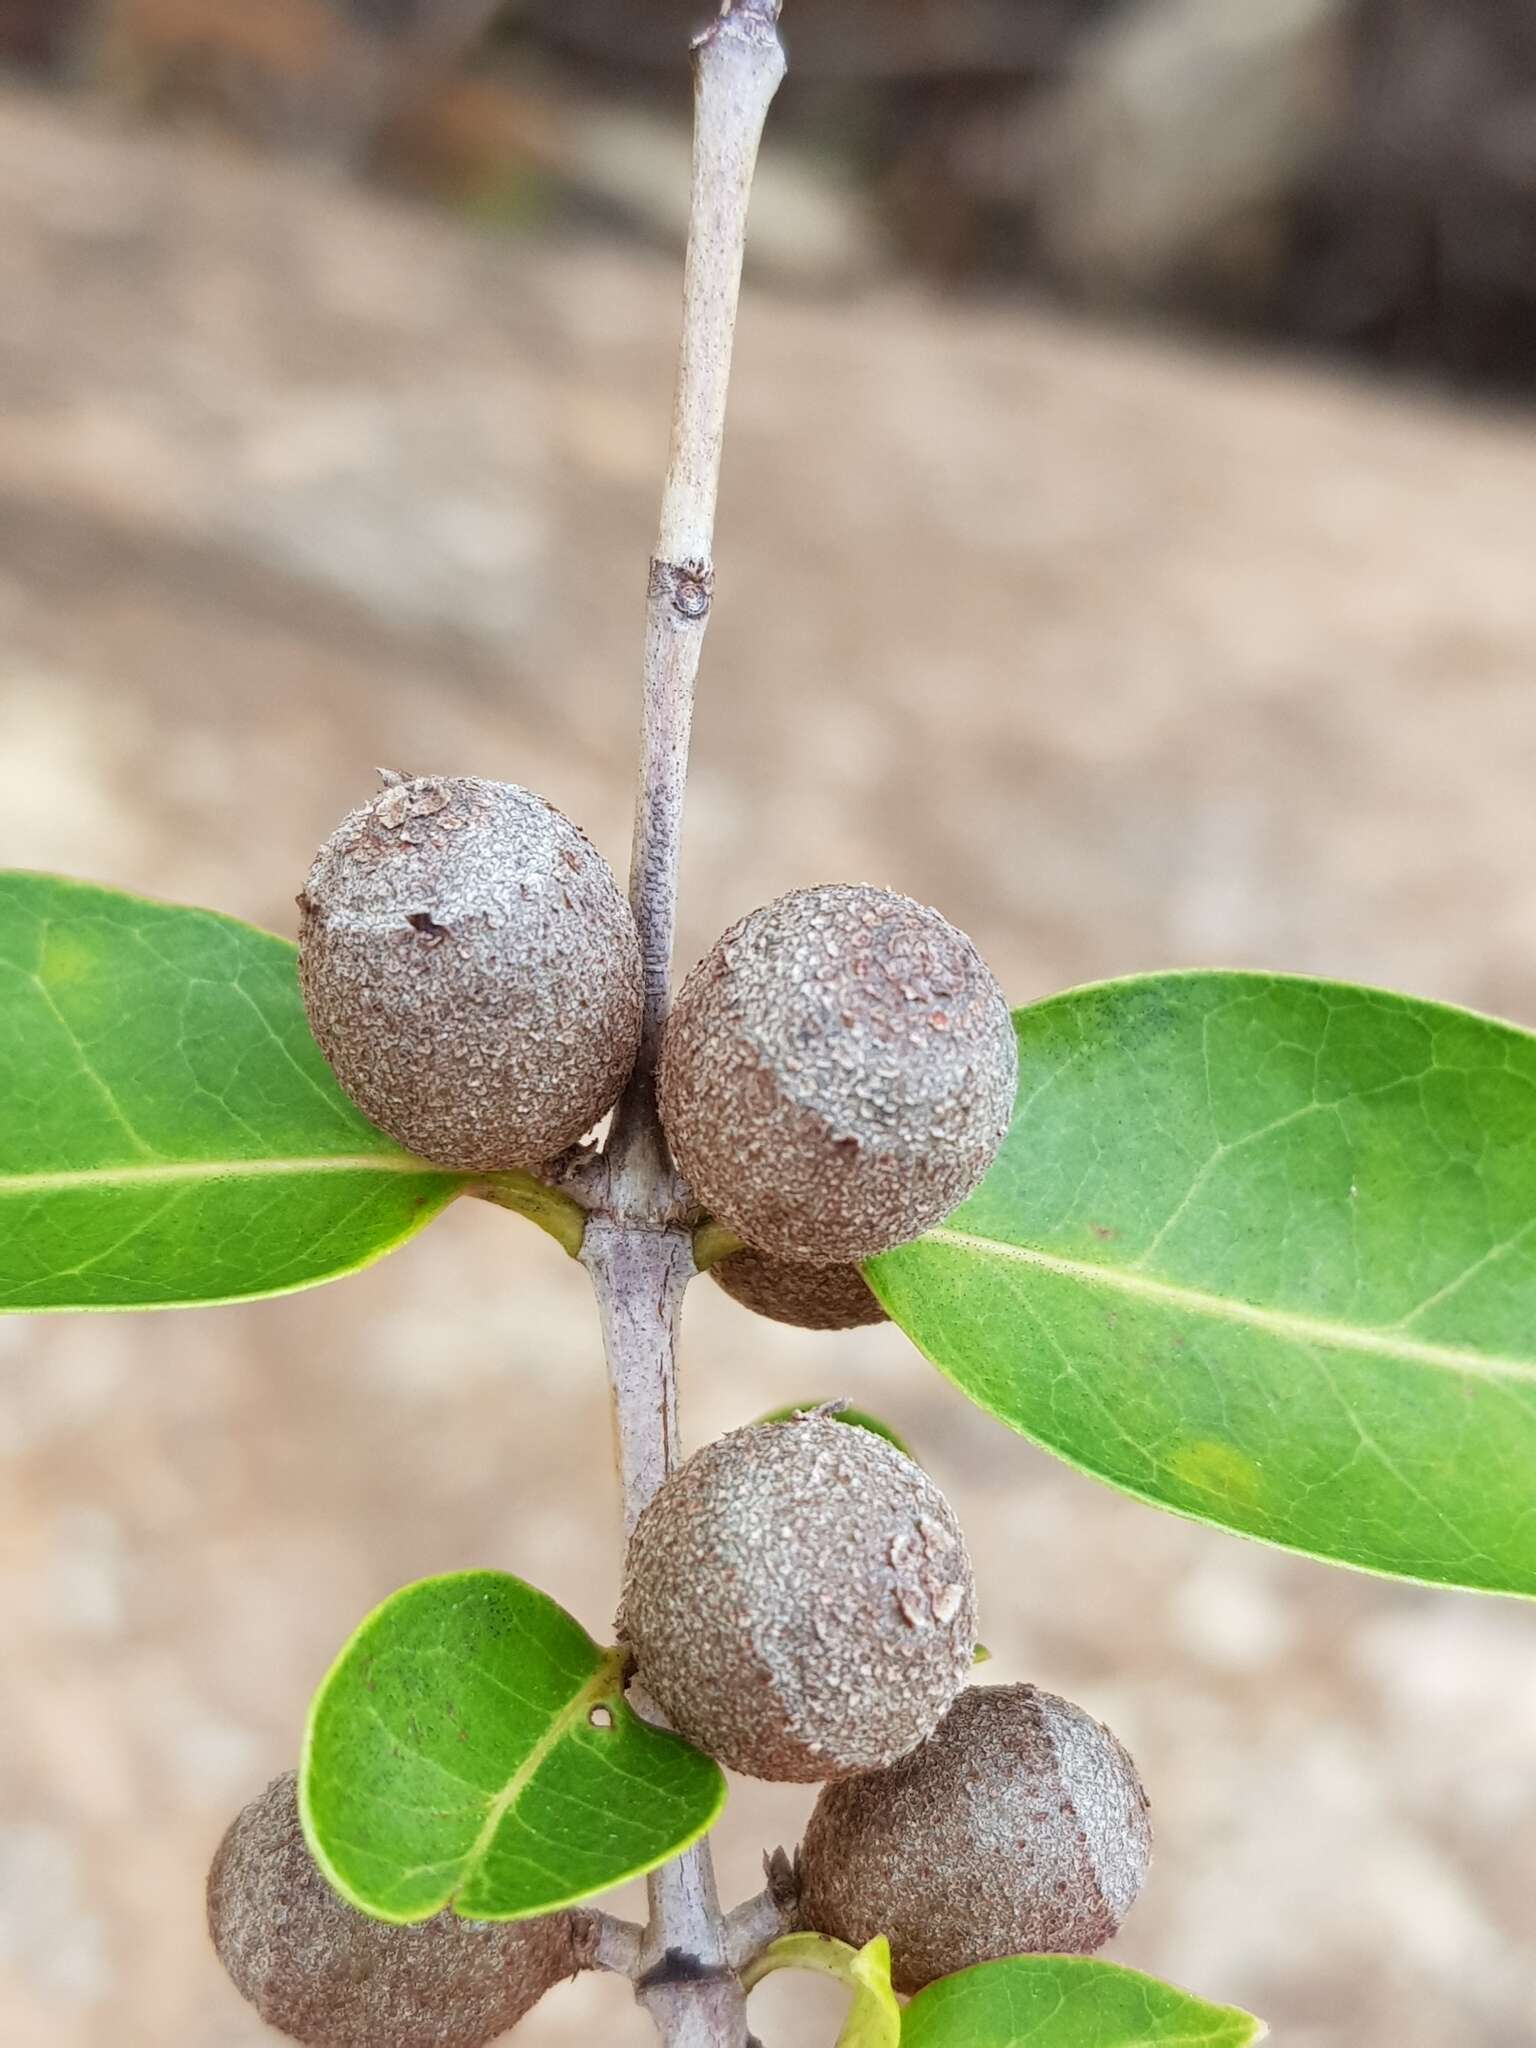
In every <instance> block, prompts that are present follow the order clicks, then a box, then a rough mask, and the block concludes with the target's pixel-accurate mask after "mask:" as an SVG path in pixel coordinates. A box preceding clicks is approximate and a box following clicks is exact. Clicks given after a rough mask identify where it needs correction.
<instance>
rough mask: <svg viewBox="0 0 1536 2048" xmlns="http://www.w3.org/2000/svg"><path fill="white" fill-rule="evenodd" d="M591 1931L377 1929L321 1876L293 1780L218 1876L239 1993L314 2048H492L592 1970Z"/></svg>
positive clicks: (253, 1812)
mask: <svg viewBox="0 0 1536 2048" xmlns="http://www.w3.org/2000/svg"><path fill="white" fill-rule="evenodd" d="M580 1924H581V1923H580V1922H579V1921H578V1920H577V1919H576V1918H574V1917H573V1916H572V1915H571V1914H569V1913H554V1914H551V1915H549V1916H548V1917H547V1918H545V1919H542V1920H517V1921H512V1922H510V1923H507V1924H503V1925H500V1926H495V1927H488V1926H480V1925H477V1924H475V1923H474V1922H472V1921H468V1920H460V1919H459V1918H458V1917H457V1916H456V1915H455V1914H453V1913H440V1914H438V1916H437V1918H436V1919H435V1920H426V1921H423V1922H422V1923H421V1924H420V1925H419V1926H416V1927H391V1926H386V1925H385V1924H384V1923H383V1922H382V1921H379V1920H370V1919H368V1918H366V1917H365V1915H363V1914H362V1913H359V1912H358V1911H356V1909H355V1908H354V1907H352V1906H349V1905H347V1904H346V1903H345V1901H344V1900H342V1899H340V1898H338V1897H337V1895H336V1894H335V1892H333V1891H332V1890H331V1888H330V1886H329V1885H328V1884H327V1883H326V1881H325V1879H324V1878H323V1877H322V1876H321V1875H320V1872H319V1870H318V1869H317V1868H316V1866H315V1863H314V1860H313V1858H312V1857H311V1856H310V1853H309V1849H308V1846H307V1845H306V1843H305V1840H304V1836H303V1832H302V1830H301V1828H300V1826H299V1813H298V1803H297V1800H296V1798H295V1795H294V1779H293V1774H292V1772H289V1773H288V1774H287V1775H286V1776H285V1777H281V1778H278V1779H276V1780H274V1782H273V1783H272V1784H271V1785H269V1786H268V1787H267V1789H266V1791H265V1792H263V1793H262V1795H261V1797H260V1798H259V1799H254V1800H252V1802H251V1804H250V1805H249V1806H247V1807H246V1808H245V1809H244V1811H243V1812H242V1813H240V1814H239V1815H238V1816H237V1817H236V1819H235V1821H234V1823H233V1825H232V1826H231V1827H230V1829H229V1832H228V1833H227V1834H226V1835H225V1837H224V1839H223V1841H222V1842H221V1843H220V1844H219V1849H218V1853H217V1855H216V1856H215V1857H214V1859H213V1867H212V1869H211V1870H210V1871H209V1873H208V1931H209V1933H210V1934H211V1935H212V1937H213V1945H214V1947H215V1948H216V1949H217V1950H218V1952H219V1959H220V1961H221V1962H222V1963H223V1965H224V1967H225V1969H226V1970H227V1971H228V1972H229V1975H230V1977H231V1979H232V1980H233V1982H234V1984H235V1987H236V1989H237V1990H239V1991H240V1992H241V1993H242V1994H243V1995H244V1996H245V1997H246V1998H248V1999H249V2000H250V2002H251V2004H252V2005H254V2006H255V2008H256V2010H257V2011H258V2012H259V2013H260V2014H261V2017H262V2018H263V2019H264V2020H265V2021H266V2022H267V2024H268V2025H269V2026H273V2027H276V2028H278V2029H279V2030H280V2031H281V2032H282V2033H285V2034H288V2035H291V2036H292V2038H293V2039H294V2040H296V2041H303V2042H307V2043H308V2044H309V2048H484V2044H485V2043H486V2042H488V2041H493V2040H495V2039H496V2037H497V2036H498V2035H499V2034H503V2033H505V2032H506V2030H507V2028H508V2027H513V2026H515V2025H516V2024H517V2022H518V2021H519V2020H520V2019H521V2018H522V2017H523V2015H524V2014H525V2013H527V2012H530V2011H532V2009H533V2007H534V2006H535V2005H536V2004H537V2003H538V2001H539V2000H540V1999H541V1998H542V1997H543V1995H544V1993H545V1992H546V1991H548V1990H549V1988H550V1987H551V1985H553V1984H556V1983H558V1982H559V1981H560V1979H561V1978H562V1977H569V1976H571V1975H572V1974H573V1973H574V1972H575V1971H576V1970H577V1969H578V1968H579V1967H581V1965H582V1961H583V1957H582V1955H581V1954H580V1947H581V1942H580V1937H579V1934H578V1929H579V1927H580Z"/></svg>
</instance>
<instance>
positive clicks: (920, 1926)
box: [802, 1685, 1152, 1991]
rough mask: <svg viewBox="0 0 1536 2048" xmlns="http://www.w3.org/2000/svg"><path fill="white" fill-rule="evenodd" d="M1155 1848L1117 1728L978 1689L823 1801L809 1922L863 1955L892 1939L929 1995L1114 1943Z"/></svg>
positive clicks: (1054, 1706) (1059, 1702)
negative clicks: (901, 1754) (961, 1974)
mask: <svg viewBox="0 0 1536 2048" xmlns="http://www.w3.org/2000/svg"><path fill="white" fill-rule="evenodd" d="M1151 1851H1152V1827H1151V1822H1150V1820H1149V1818H1148V1812H1147V1798H1146V1794H1145V1792H1144V1791H1143V1790H1142V1786H1141V1780H1140V1778H1139V1777H1138V1776H1137V1775H1136V1766H1135V1765H1134V1764H1133V1763H1132V1761H1131V1759H1130V1757H1129V1756H1128V1755H1127V1754H1126V1752H1125V1750H1124V1749H1123V1748H1122V1747H1121V1745H1120V1744H1119V1743H1118V1742H1117V1741H1116V1739H1115V1737H1114V1736H1113V1735H1111V1733H1110V1732H1109V1730H1108V1729H1107V1728H1105V1727H1103V1726H1102V1725H1101V1724H1100V1723H1099V1722H1097V1721H1095V1720H1093V1719H1092V1717H1091V1716H1090V1715H1088V1714H1085V1713H1084V1712H1083V1711H1082V1709H1081V1708H1080V1707H1075V1706H1073V1705H1072V1703H1071V1702H1070V1701H1069V1700H1063V1699H1058V1698H1057V1697H1056V1696H1055V1694H1054V1693H1048V1692H1039V1691H1037V1690H1036V1688H1035V1687H1034V1686H1032V1685H1003V1686H975V1687H972V1688H971V1689H970V1690H969V1691H967V1692H964V1693H962V1694H961V1695H960V1697H959V1699H958V1700H957V1701H956V1702H955V1704H954V1706H953V1707H952V1708H951V1709H950V1711H949V1713H948V1714H946V1715H945V1717H944V1719H943V1721H942V1722H941V1723H940V1724H939V1727H938V1729H937V1731H936V1732H935V1733H934V1734H933V1735H931V1736H930V1737H929V1739H928V1740H927V1741H926V1742H925V1743H924V1744H923V1746H922V1748H921V1749H919V1750H917V1751H915V1752H914V1754H913V1755H911V1756H909V1757H906V1758H904V1759H903V1760H902V1761H901V1762H900V1763H898V1764H895V1765H893V1766H892V1767H891V1768H890V1769H889V1770H883V1771H877V1772H874V1773H873V1774H872V1775H870V1776H868V1777H863V1778H851V1779H849V1780H847V1781H846V1782H845V1783H842V1784H838V1785H829V1786H827V1787H826V1789H825V1790H824V1791H823V1792H822V1794H821V1796H820V1798H819V1799H818V1800H817V1802H816V1810H815V1812H814V1813H813V1814H812V1816H811V1824H810V1826H809V1828H808V1829H807V1830H806V1836H805V1843H804V1848H803V1852H802V1854H803V1863H804V1880H805V1883H804V1892H803V1897H802V1912H803V1917H804V1920H805V1924H806V1925H807V1926H808V1927H812V1928H814V1929H815V1930H816V1931H817V1932H818V1933H820V1934H830V1935H833V1936H835V1937H836V1938H837V1939H838V1940H840V1941H846V1942H851V1943H853V1944H854V1945H855V1946H858V1947H862V1945H863V1944H864V1943H865V1942H866V1941H868V1940H870V1939H871V1938H872V1937H873V1936H874V1935H876V1934H885V1935H888V1936H889V1937H890V1943H891V1957H892V1974H893V1980H894V1982H895V1985H896V1988H897V1989H898V1990H899V1991H917V1990H920V1989H921V1987H922V1986H923V1985H924V1984H929V1983H932V1981H933V1980H934V1978H936V1977H947V1976H949V1975H950V1974H951V1973H952V1972H953V1971H955V1970H964V1969H968V1968H969V1967H970V1966H971V1964H973V1963H986V1962H993V1961H995V1960H997V1959H998V1958H1000V1957H1002V1956H1014V1955H1032V1954H1047V1953H1049V1954H1063V1955H1087V1954H1090V1953H1091V1952H1092V1951H1093V1950H1094V1949H1097V1948H1100V1947H1102V1946H1103V1944H1104V1943H1105V1942H1106V1941H1108V1940H1109V1938H1110V1936H1111V1935H1112V1934H1113V1933H1114V1932H1115V1930H1116V1928H1117V1927H1118V1926H1119V1925H1120V1922H1121V1921H1122V1920H1123V1919H1124V1917H1125V1915H1126V1914H1127V1912H1129V1910H1130V1908H1131V1905H1132V1902H1133V1901H1134V1899H1135V1897H1136V1894H1137V1892H1138V1891H1139V1890H1140V1889H1141V1882H1142V1879H1143V1878H1144V1877H1145V1876H1146V1871H1147V1863H1148V1860H1149V1858H1150V1856H1151Z"/></svg>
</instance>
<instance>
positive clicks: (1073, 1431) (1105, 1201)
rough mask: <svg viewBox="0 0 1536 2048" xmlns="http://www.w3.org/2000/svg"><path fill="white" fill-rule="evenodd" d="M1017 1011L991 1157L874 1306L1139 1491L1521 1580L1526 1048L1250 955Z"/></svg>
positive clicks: (1528, 1438)
mask: <svg viewBox="0 0 1536 2048" xmlns="http://www.w3.org/2000/svg"><path fill="white" fill-rule="evenodd" d="M1015 1021H1016V1025H1017V1030H1018V1040H1019V1054H1020V1076H1019V1097H1018V1108H1017V1111H1016V1113H1015V1117H1014V1122H1013V1128H1012V1130H1011V1132H1010V1133H1009V1136H1008V1138H1007V1140H1006V1142H1005V1144H1004V1146H1003V1150H1002V1152H1001V1154H1000V1155H999V1157H998V1160H997V1162H996V1164H995V1165H994V1167H993V1169H992V1171H991V1172H990V1173H989V1174H988V1176H987V1178H986V1180H985V1181H984V1182H983V1183H982V1186H981V1187H980V1188H979V1189H978V1191H977V1193H976V1194H975V1195H974V1196H972V1198H971V1199H970V1200H969V1201H968V1202H967V1203H965V1204H964V1206H963V1207H962V1208H960V1209H959V1210H957V1211H956V1213H955V1214H954V1215H953V1216H952V1217H951V1218H950V1219H949V1220H948V1222H947V1223H946V1225H945V1226H944V1227H943V1228H942V1229H939V1230H936V1231H934V1232H932V1233H931V1234H930V1235H929V1236H928V1237H926V1238H924V1239H922V1240H920V1241H919V1242H918V1243H917V1244H914V1245H910V1246H908V1247H906V1248H904V1249H902V1250H899V1251H894V1252H890V1253H887V1254H886V1255H885V1256H883V1257H882V1258H879V1259H876V1260H874V1261H873V1262H872V1263H871V1265H870V1266H869V1267H868V1269H867V1271H868V1274H869V1278H870V1281H871V1284H872V1285H873V1287H874V1289H875V1292H876V1294H877V1295H878V1296H879V1298H880V1300H881V1302H882V1303H883V1304H884V1306H885V1307H886V1309H887V1310H888V1311H889V1313H890V1315H891V1316H892V1317H893V1318H894V1320H895V1321H896V1322H898V1323H899V1324H901V1326H902V1327H903V1328H904V1329H905V1330H906V1331H907V1332H908V1334H909V1335H910V1336H911V1337H912V1338H913V1339H914V1340H915V1342H916V1343H917V1344H918V1345H919V1346H920V1347H921V1349H922V1350H923V1351H924V1352H926V1354H927V1355H928V1357H929V1358H931V1359H932V1360H933V1362H934V1363H935V1364H936V1365H938V1366H939V1367H940V1368H941V1369H942V1370H943V1371H944V1372H946V1373H947V1374H948V1375H949V1376H950V1378H951V1379H953V1380H954V1381H955V1382H956V1384H957V1385H958V1386H959V1387H961V1388H962V1389H963V1391H964V1392H965V1393H967V1394H968V1395H969V1396H970V1397H971V1399H972V1400H974V1401H976V1402H978V1403H979V1404H980V1405H981V1406H982V1407H983V1408H987V1409H990V1410H991V1411H992V1413H993V1414H995V1415H997V1416H999V1417H1001V1418H1002V1420H1004V1421H1005V1422H1008V1423H1010V1424H1011V1425H1012V1426H1013V1427H1014V1428H1015V1429H1018V1430H1020V1431H1022V1432H1023V1433H1024V1434H1025V1435H1027V1436H1030V1437H1033V1438H1034V1439H1035V1441H1036V1442H1038V1443H1041V1444H1044V1445H1046V1446H1047V1447H1048V1448H1049V1449H1051V1450H1054V1451H1056V1452H1058V1453H1059V1454H1060V1455H1061V1456H1062V1457H1064V1458H1066V1459H1068V1460H1069V1461H1070V1462H1071V1463H1073V1464H1075V1465H1078V1466H1081V1467H1082V1468H1083V1469H1084V1470H1086V1471H1089V1472H1092V1473H1094V1474H1096V1475H1097V1476H1098V1477H1100V1478H1102V1479H1106V1480H1108V1481H1110V1482H1111V1483H1112V1484H1113V1485H1116V1486H1120V1487H1123V1488H1124V1489H1125V1490H1126V1491H1127V1492H1129V1493H1133V1494H1136V1495H1138V1496H1139V1497H1140V1498H1142V1499H1143V1500H1148V1501H1152V1502H1155V1503H1156V1504H1157V1505H1159V1506H1161V1507H1166V1508H1172V1509H1174V1510H1176V1511H1178V1512H1180V1513H1182V1514H1187V1515H1193V1516H1196V1517H1198V1518H1200V1519H1202V1520H1205V1521H1210V1522H1217V1523H1221V1524H1222V1525H1224V1526H1225V1527H1227V1528H1230V1529H1236V1530H1240V1531H1242V1532H1243V1533H1244V1534H1245V1535H1249V1536H1256V1537H1261V1538H1263V1539H1264V1540H1266V1541H1268V1542H1271V1543H1278V1544H1283V1545H1286V1546H1287V1547H1289V1548H1291V1549H1295V1550H1302V1551H1307V1552H1309V1553H1311V1554H1312V1555H1314V1556H1317V1557H1321V1558H1327V1559H1330V1560H1332V1561H1334V1562H1337V1563H1342V1564H1349V1565H1355V1566H1359V1567H1362V1568H1364V1569H1367V1570H1371V1571H1378V1572H1389V1573H1394V1574H1397V1575H1399V1576H1402V1577H1406V1578H1414V1579H1420V1580H1425V1581H1428V1582H1431V1583H1438V1584H1450V1585H1461V1586H1470V1587H1477V1588H1482V1589H1485V1590H1489V1591H1497V1592H1509V1593H1523V1594H1527V1595H1530V1594H1533V1593H1536V1038H1532V1037H1530V1036H1529V1035H1528V1034H1526V1033H1525V1032H1521V1031H1517V1030H1515V1029H1513V1028H1512V1027H1511V1026H1509V1025H1505V1024H1498V1023H1495V1022H1492V1021H1491V1020H1489V1019H1487V1018H1483V1017H1475V1016H1471V1015H1469V1014H1468V1013H1466V1012H1464V1011H1460V1010H1453V1009H1448V1008H1445V1007H1442V1006H1440V1005H1437V1004H1433V1003H1420V1002H1414V1001H1411V1000H1410V999H1409V998H1407V997H1404V996H1396V995H1388V994H1383V993H1380V992H1377V991H1374V990H1370V989H1358V988H1349V987H1344V986H1341V985H1339V984H1336V983H1329V982H1313V981H1304V980H1299V979H1291V978H1287V977H1280V976H1272V975H1259V974H1227V973H1221V974H1169V975H1152V976H1146V977H1142V978H1138V979H1135V980H1128V981H1119V982H1108V983H1104V984H1101V985H1099V986H1097V987H1093V988H1085V989H1078V990H1075V991H1073V992H1071V993H1069V994H1067V995H1063V996H1058V997H1056V998H1054V999H1053V1000H1051V1001H1049V1002H1045V1003H1041V1004H1039V1005H1038V1006H1037V1007H1035V1008H1033V1009H1028V1010H1022V1011H1020V1012H1018V1013H1017V1016H1016V1020H1015Z"/></svg>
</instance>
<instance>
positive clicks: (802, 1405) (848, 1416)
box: [757, 1401, 918, 1465]
mask: <svg viewBox="0 0 1536 2048" xmlns="http://www.w3.org/2000/svg"><path fill="white" fill-rule="evenodd" d="M814 1408H829V1409H830V1413H831V1416H832V1420H833V1421H834V1422H846V1423H847V1424H848V1425H849V1426H850V1427H851V1428H853V1429H867V1430H868V1431H869V1433H870V1435H871V1436H881V1437H884V1438H885V1441H886V1442H887V1443H888V1444H891V1445H894V1447H895V1448H896V1449H897V1450H898V1451H900V1452H901V1454H902V1456H903V1457H904V1458H912V1462H913V1464H914V1465H915V1464H916V1463H917V1462H918V1461H917V1459H916V1458H914V1457H912V1453H911V1451H910V1450H909V1449H908V1448H907V1446H906V1444H905V1443H903V1442H902V1440H901V1438H900V1437H899V1436H898V1435H897V1434H896V1432H895V1430H894V1429H892V1428H891V1425H890V1424H889V1423H888V1422H882V1421H881V1420H880V1418H879V1416H878V1415H871V1414H870V1413H869V1411H868V1410H867V1409H865V1408H851V1407H848V1406H846V1405H845V1406H843V1407H835V1406H832V1405H831V1404H829V1403H828V1402H825V1401H791V1402H790V1403H789V1405H788V1406H787V1407H785V1408H775V1409H773V1410H772V1411H771V1412H770V1413H769V1414H767V1415H759V1417H758V1418H757V1419H758V1421H759V1423H766V1422H793V1421H794V1419H795V1417H796V1416H797V1415H805V1414H808V1413H809V1412H810V1411H811V1410H812V1409H814Z"/></svg>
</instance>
